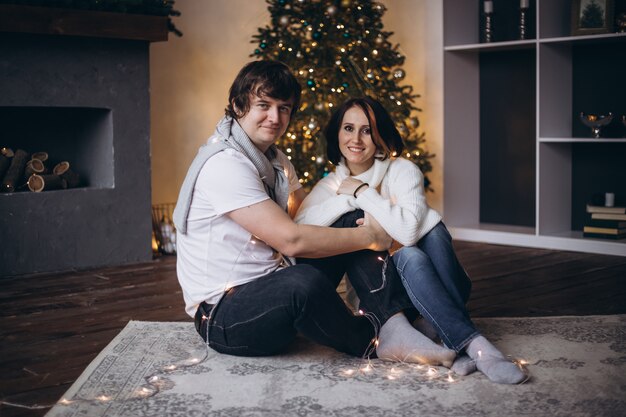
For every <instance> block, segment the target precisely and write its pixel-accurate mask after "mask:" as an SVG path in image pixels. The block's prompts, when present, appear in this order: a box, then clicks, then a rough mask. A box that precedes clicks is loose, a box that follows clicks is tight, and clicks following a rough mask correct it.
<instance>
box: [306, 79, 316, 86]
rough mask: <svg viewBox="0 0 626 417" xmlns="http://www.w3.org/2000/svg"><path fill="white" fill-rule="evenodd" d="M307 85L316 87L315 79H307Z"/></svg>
mask: <svg viewBox="0 0 626 417" xmlns="http://www.w3.org/2000/svg"><path fill="white" fill-rule="evenodd" d="M306 85H307V87H315V81H313V80H307V81H306Z"/></svg>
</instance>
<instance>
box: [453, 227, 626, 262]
mask: <svg viewBox="0 0 626 417" xmlns="http://www.w3.org/2000/svg"><path fill="white" fill-rule="evenodd" d="M448 229H449V230H450V233H451V234H452V236H453V237H454V238H455V239H459V240H465V241H470V242H484V243H492V244H497V245H512V246H524V247H530V248H542V249H554V250H569V251H576V252H588V253H597V254H602V255H616V256H626V239H621V240H610V239H596V238H583V237H582V232H573V231H566V232H562V233H552V234H544V235H535V234H529V233H519V232H517V231H513V232H509V231H506V228H504V229H503V230H495V229H492V228H490V227H483V226H476V227H448Z"/></svg>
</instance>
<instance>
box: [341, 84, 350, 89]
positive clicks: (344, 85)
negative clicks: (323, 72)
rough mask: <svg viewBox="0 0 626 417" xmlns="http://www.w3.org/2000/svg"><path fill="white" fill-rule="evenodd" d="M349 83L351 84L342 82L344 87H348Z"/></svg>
mask: <svg viewBox="0 0 626 417" xmlns="http://www.w3.org/2000/svg"><path fill="white" fill-rule="evenodd" d="M349 85H350V84H348V83H341V86H342V87H343V88H348V86H349Z"/></svg>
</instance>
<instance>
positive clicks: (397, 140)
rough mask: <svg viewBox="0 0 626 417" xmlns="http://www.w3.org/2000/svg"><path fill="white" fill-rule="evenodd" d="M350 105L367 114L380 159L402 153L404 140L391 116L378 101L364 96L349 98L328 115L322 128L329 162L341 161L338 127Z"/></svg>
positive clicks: (339, 127) (336, 162)
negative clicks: (380, 154) (327, 120)
mask: <svg viewBox="0 0 626 417" xmlns="http://www.w3.org/2000/svg"><path fill="white" fill-rule="evenodd" d="M352 107H360V108H361V110H363V113H365V116H367V120H368V121H369V123H370V130H371V132H372V141H373V142H374V144H375V145H376V148H377V149H378V150H379V151H380V152H381V153H382V154H383V157H382V159H387V158H389V157H390V156H397V155H400V154H401V153H402V150H403V149H404V142H402V136H400V132H398V129H397V128H396V125H395V123H394V122H393V120H392V119H391V116H390V115H389V113H388V112H387V110H385V108H384V107H383V105H382V104H380V102H378V101H377V100H374V99H373V98H371V97H368V96H365V97H358V98H351V99H349V100H348V101H346V102H344V103H343V104H342V105H341V106H339V107H338V108H337V110H335V112H334V113H333V114H332V116H331V117H330V120H329V122H328V124H327V125H326V128H325V129H324V136H326V153H327V155H328V160H329V161H330V162H332V163H333V164H335V165H336V164H338V163H339V161H341V156H342V155H341V151H340V150H339V129H341V123H342V122H343V116H344V115H345V114H346V112H347V111H348V110H349V109H351V108H352Z"/></svg>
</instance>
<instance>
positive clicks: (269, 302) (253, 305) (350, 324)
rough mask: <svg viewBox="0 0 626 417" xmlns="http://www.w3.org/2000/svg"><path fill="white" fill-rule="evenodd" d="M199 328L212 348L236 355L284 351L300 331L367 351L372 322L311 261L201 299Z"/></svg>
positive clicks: (355, 350)
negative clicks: (354, 311)
mask: <svg viewBox="0 0 626 417" xmlns="http://www.w3.org/2000/svg"><path fill="white" fill-rule="evenodd" d="M195 324H196V330H197V331H198V333H199V334H200V336H201V337H202V338H203V339H204V340H205V342H207V343H208V345H209V346H210V347H211V348H213V349H214V350H216V351H218V352H221V353H226V354H230V355H237V356H267V355H273V354H277V353H280V352H283V351H284V350H285V349H286V348H287V346H288V345H289V344H290V343H291V342H292V341H293V340H294V339H295V337H296V334H297V332H301V333H302V334H303V335H304V336H305V337H307V338H309V339H312V340H314V341H316V342H318V343H320V344H322V345H326V346H330V347H332V348H335V349H337V350H338V351H341V352H345V353H348V354H351V355H355V356H361V355H364V354H365V353H366V351H367V349H368V347H369V345H370V342H372V339H373V338H374V335H375V333H374V327H373V326H372V324H371V323H370V321H369V320H368V319H367V318H366V317H363V316H355V315H354V314H352V312H351V311H350V310H348V308H347V307H346V305H345V303H344V302H343V300H342V299H341V298H340V297H339V295H338V294H337V291H336V290H335V286H334V285H333V283H331V281H330V280H329V279H328V277H326V276H325V275H324V274H323V273H321V272H320V271H319V270H318V269H316V268H314V267H312V266H309V265H294V266H290V267H288V268H284V269H280V270H278V271H276V272H273V273H271V274H268V275H266V276H264V277H262V278H259V279H257V280H255V281H252V282H249V283H246V284H243V285H239V286H236V287H233V288H231V289H230V290H228V291H226V292H225V293H224V295H223V296H222V298H221V299H220V301H219V302H218V303H217V304H215V305H214V306H211V305H208V304H206V303H202V304H201V305H200V306H199V307H198V311H197V312H196V317H195Z"/></svg>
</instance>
